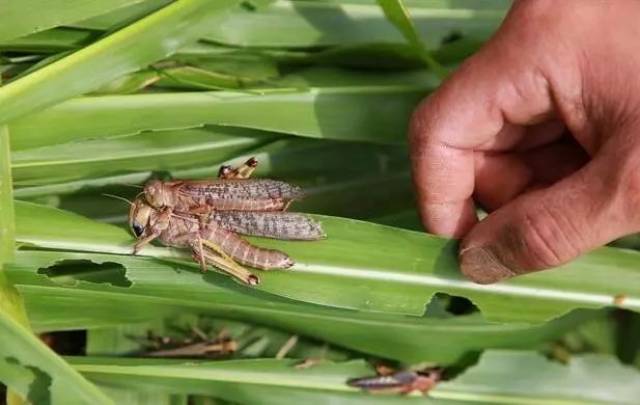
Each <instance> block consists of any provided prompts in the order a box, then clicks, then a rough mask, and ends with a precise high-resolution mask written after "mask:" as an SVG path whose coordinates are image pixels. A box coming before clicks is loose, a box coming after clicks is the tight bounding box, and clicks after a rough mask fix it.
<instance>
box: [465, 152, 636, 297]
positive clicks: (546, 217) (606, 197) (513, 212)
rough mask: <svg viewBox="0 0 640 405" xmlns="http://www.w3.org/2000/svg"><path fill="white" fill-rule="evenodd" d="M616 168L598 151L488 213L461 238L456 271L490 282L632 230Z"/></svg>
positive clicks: (564, 257) (553, 263)
mask: <svg viewBox="0 0 640 405" xmlns="http://www.w3.org/2000/svg"><path fill="white" fill-rule="evenodd" d="M619 173H620V172H617V171H616V170H615V169H613V168H612V165H611V160H610V159H606V158H604V157H598V159H596V160H593V161H592V162H591V163H589V164H588V165H587V166H585V167H584V168H583V169H581V170H579V171H578V172H576V173H574V174H573V175H571V176H570V177H568V178H566V179H564V180H561V181H559V182H557V183H555V184H554V185H553V186H551V187H548V188H546V189H542V190H537V191H535V192H530V193H527V194H524V195H522V196H521V197H519V198H517V199H516V200H514V201H513V202H511V203H509V204H507V205H505V206H503V207H502V208H500V209H498V210H497V211H495V212H494V213H492V214H490V215H489V216H488V217H487V218H486V219H485V220H483V221H482V222H481V223H479V224H478V225H477V226H475V227H474V228H473V229H472V230H471V232H470V233H469V234H468V235H467V236H466V238H465V239H464V241H463V242H462V246H461V250H460V262H461V269H462V272H463V273H464V274H465V275H466V276H467V277H468V278H470V279H471V280H473V281H475V282H478V283H481V284H486V283H493V282H497V281H500V280H502V279H505V278H509V277H512V276H515V275H518V274H524V273H528V272H531V271H536V270H542V269H546V268H550V267H554V266H558V265H560V264H563V263H566V262H568V261H569V260H572V259H574V258H576V257H578V256H579V255H580V254H582V253H584V252H586V251H588V250H591V249H593V248H595V247H597V246H600V245H603V244H605V243H608V242H610V241H611V240H613V239H615V238H617V237H619V236H622V235H624V234H627V233H630V232H632V231H633V230H634V229H633V228H634V227H635V226H637V223H638V221H637V220H635V221H634V220H632V219H631V218H630V217H628V216H627V217H625V216H624V214H625V213H629V212H630V210H629V209H628V207H626V206H625V204H626V203H625V201H626V200H627V197H626V193H628V192H629V190H630V189H633V188H630V187H628V186H627V185H622V186H620V184H621V183H626V180H625V181H623V182H621V181H618V180H616V176H620V174H619ZM635 177H636V178H637V177H638V176H637V175H636V176H635ZM637 198H638V197H637V196H636V200H637ZM635 217H636V218H637V217H638V215H635Z"/></svg>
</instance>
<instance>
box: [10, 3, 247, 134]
mask: <svg viewBox="0 0 640 405" xmlns="http://www.w3.org/2000/svg"><path fill="white" fill-rule="evenodd" d="M236 3H237V1H234V0H222V1H216V2H215V4H211V3H210V2H209V1H207V0H183V1H180V2H175V3H172V4H171V5H168V6H166V7H164V8H163V9H161V10H159V11H157V12H155V13H153V14H151V15H150V16H148V17H145V18H143V19H141V20H140V21H138V22H136V23H134V24H131V25H129V26H127V27H126V28H123V29H121V30H119V31H117V32H115V33H113V34H111V35H109V36H107V37H105V38H103V39H101V40H99V41H97V42H95V43H93V44H91V45H89V46H87V47H85V48H83V49H82V50H79V51H77V52H75V53H73V54H71V55H69V56H67V57H65V58H63V59H61V60H59V61H56V62H54V63H52V64H50V65H48V66H46V67H43V68H42V69H40V70H37V71H35V72H33V73H31V74H29V75H27V76H25V77H23V78H21V79H19V80H16V81H13V82H11V83H9V84H7V85H6V86H3V87H0V122H7V121H10V120H13V119H15V118H17V117H19V116H21V115H24V114H26V113H29V112H32V111H35V110H38V109H41V108H43V107H46V106H49V105H52V104H54V103H56V102H59V101H62V100H65V99H67V98H69V97H73V96H76V95H79V94H83V93H85V92H87V91H90V90H93V89H95V88H97V87H99V86H100V85H102V84H104V83H106V82H108V81H110V80H112V79H115V78H117V77H118V76H121V75H123V74H126V73H129V72H133V71H135V70H138V69H139V68H140V67H142V66H144V65H146V64H149V63H151V62H154V61H156V60H158V59H162V58H164V57H167V56H169V55H170V54H172V53H173V52H175V51H176V49H177V48H178V47H180V46H181V45H182V44H184V43H185V42H188V41H190V40H192V39H194V38H197V37H198V36H199V35H200V34H201V33H202V31H203V29H205V28H206V26H207V25H208V24H210V22H211V18H213V17H214V16H216V15H217V14H218V13H220V12H221V11H224V10H226V9H227V8H228V7H229V6H232V5H235V4H236ZM81 77H91V80H78V78H81Z"/></svg>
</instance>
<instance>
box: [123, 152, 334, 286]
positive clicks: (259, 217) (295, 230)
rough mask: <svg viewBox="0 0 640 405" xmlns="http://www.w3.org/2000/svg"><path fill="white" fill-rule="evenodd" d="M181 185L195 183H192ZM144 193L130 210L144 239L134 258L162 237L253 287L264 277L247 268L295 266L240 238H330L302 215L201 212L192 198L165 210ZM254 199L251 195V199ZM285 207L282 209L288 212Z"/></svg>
mask: <svg viewBox="0 0 640 405" xmlns="http://www.w3.org/2000/svg"><path fill="white" fill-rule="evenodd" d="M246 165H247V164H245V166H246ZM242 167H244V166H241V167H240V168H238V169H228V170H229V171H239V170H241V169H242ZM254 167H255V166H254ZM221 171H222V170H221ZM168 183H170V184H177V183H178V182H168ZM179 183H181V184H191V183H189V182H186V181H182V182H179ZM251 183H254V182H249V181H247V186H248V187H249V188H252V187H253V186H252V185H251ZM282 184H286V183H282ZM172 187H173V186H172ZM234 187H235V186H234ZM288 187H292V186H288ZM143 194H144V195H140V196H138V197H137V198H136V199H135V200H134V201H133V203H131V209H130V211H129V225H130V227H131V230H132V232H133V234H134V235H135V236H136V238H137V239H138V241H137V242H136V244H135V246H134V254H135V253H137V252H138V251H139V250H140V248H141V247H142V246H144V245H146V244H148V243H149V242H151V241H153V240H154V239H158V240H159V241H160V242H161V243H162V244H163V245H165V246H172V247H178V248H189V249H191V252H192V257H193V258H194V260H195V261H196V262H198V263H199V264H200V267H201V269H202V270H203V271H206V269H207V267H208V266H209V265H212V266H215V267H217V268H219V269H221V270H223V271H225V272H227V273H229V274H230V275H232V276H233V277H235V278H236V279H238V280H240V281H242V282H243V283H245V284H249V285H257V284H258V283H259V282H260V279H259V277H258V276H256V275H255V274H253V273H251V272H250V271H249V270H247V269H246V268H244V267H243V266H242V265H246V266H251V267H254V268H257V269H262V270H270V269H287V268H289V267H291V266H292V265H293V264H294V262H293V260H292V259H291V258H290V257H289V256H288V255H287V254H286V253H284V252H281V251H279V250H274V249H263V248H260V247H257V246H254V245H251V244H250V243H249V242H247V241H246V240H244V239H242V238H241V237H240V236H239V235H238V234H242V235H249V236H261V237H267V238H274V239H285V240H318V239H322V238H324V237H325V234H324V232H323V231H322V228H321V226H320V224H319V223H317V222H315V221H313V220H312V219H310V218H307V217H306V216H304V215H302V214H298V213H291V212H282V211H266V210H263V211H260V210H258V211H236V210H234V211H225V210H217V209H211V207H210V206H207V207H205V209H203V210H200V211H201V213H197V212H196V211H195V210H191V209H189V208H188V207H187V206H186V205H181V204H182V203H183V202H184V201H189V202H190V201H191V200H189V199H182V197H179V198H176V199H175V200H172V201H173V202H177V203H178V204H176V205H173V206H169V205H167V204H165V205H164V206H162V207H160V208H159V207H158V206H157V205H152V204H151V203H150V202H149V195H148V194H146V193H143ZM174 195H179V194H174ZM233 195H234V198H235V199H236V200H237V201H243V199H242V198H240V197H238V195H239V194H238V193H237V192H234V194H233ZM240 195H241V194H240ZM252 195H253V194H251V192H249V194H248V196H247V197H245V199H247V198H248V197H250V196H252ZM170 198H173V197H170ZM287 201H289V202H290V201H291V200H287V199H282V204H287ZM244 202H245V203H247V201H244ZM249 202H250V201H249ZM282 204H281V205H280V206H281V207H282V209H284V208H286V207H285V206H284V205H282ZM247 206H250V204H247ZM176 207H177V208H178V209H176ZM196 208H197V207H196ZM183 209H184V211H183ZM238 263H240V264H238Z"/></svg>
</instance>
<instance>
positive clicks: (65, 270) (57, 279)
mask: <svg viewBox="0 0 640 405" xmlns="http://www.w3.org/2000/svg"><path fill="white" fill-rule="evenodd" d="M38 274H44V275H46V276H47V277H49V278H50V279H51V280H52V281H53V282H54V283H56V284H60V285H64V286H75V285H77V284H78V282H79V281H87V282H90V283H96V284H111V285H112V286H115V287H130V286H131V284H132V283H131V280H129V279H128V278H127V276H126V269H125V267H124V266H123V265H121V264H119V263H114V262H104V263H94V262H92V261H90V260H62V261H60V262H57V263H55V264H53V265H52V266H49V267H43V268H40V269H38Z"/></svg>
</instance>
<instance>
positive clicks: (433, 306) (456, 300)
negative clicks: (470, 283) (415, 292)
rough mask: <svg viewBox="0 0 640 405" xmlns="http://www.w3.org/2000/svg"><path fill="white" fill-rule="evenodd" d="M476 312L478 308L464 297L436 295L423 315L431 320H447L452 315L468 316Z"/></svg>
mask: <svg viewBox="0 0 640 405" xmlns="http://www.w3.org/2000/svg"><path fill="white" fill-rule="evenodd" d="M477 311H478V307H476V306H475V305H474V304H473V302H471V301H470V300H469V299H467V298H465V297H458V296H455V295H449V294H445V293H436V294H435V295H434V296H433V298H431V301H429V304H427V309H426V311H425V315H426V316H429V317H432V318H448V317H450V316H452V315H468V314H471V313H474V312H477Z"/></svg>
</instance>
